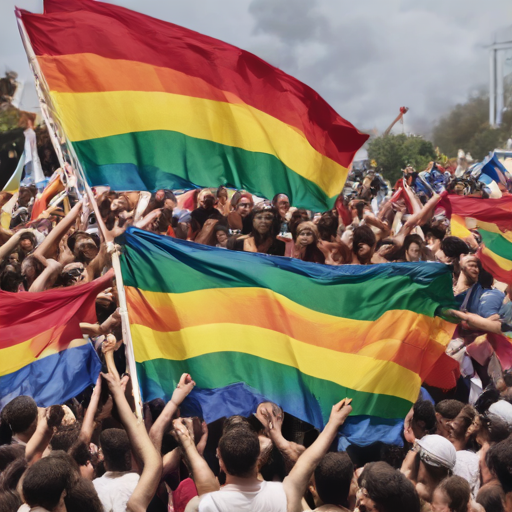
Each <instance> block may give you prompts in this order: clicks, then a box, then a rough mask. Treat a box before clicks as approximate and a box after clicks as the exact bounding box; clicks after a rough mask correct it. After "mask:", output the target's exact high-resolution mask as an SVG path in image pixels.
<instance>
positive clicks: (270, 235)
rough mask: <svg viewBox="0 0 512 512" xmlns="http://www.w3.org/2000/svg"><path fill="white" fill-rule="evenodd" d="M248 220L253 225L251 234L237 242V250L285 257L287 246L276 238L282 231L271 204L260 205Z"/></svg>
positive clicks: (276, 213) (275, 211) (277, 216)
mask: <svg viewBox="0 0 512 512" xmlns="http://www.w3.org/2000/svg"><path fill="white" fill-rule="evenodd" d="M248 218H249V219H250V221H251V223H252V230H251V233H250V234H249V235H248V236H246V237H241V238H239V239H238V240H237V241H236V242H235V250H237V251H245V252H261V253H264V254H272V255H274V256H284V252H285V244H284V242H282V241H281V240H277V238H276V237H277V235H278V234H279V229H280V218H279V214H278V212H277V210H276V209H275V208H274V207H273V206H272V205H271V204H270V203H266V202H263V203H259V204H258V205H256V206H255V207H254V209H253V210H252V212H251V214H250V215H249V217H248Z"/></svg>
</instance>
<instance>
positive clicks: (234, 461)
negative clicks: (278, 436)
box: [219, 426, 260, 478]
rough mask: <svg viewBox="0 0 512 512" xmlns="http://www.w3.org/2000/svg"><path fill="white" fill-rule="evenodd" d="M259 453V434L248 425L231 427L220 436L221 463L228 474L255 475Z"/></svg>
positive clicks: (244, 476) (245, 476)
mask: <svg viewBox="0 0 512 512" xmlns="http://www.w3.org/2000/svg"><path fill="white" fill-rule="evenodd" d="M259 455H260V442H259V439H258V436H257V434H256V433H255V432H254V431H252V430H251V429H249V428H247V427H242V426H240V427H238V428H231V429H229V430H228V431H227V432H226V433H225V434H223V435H222V437H221V438H220V441H219V457H220V463H221V467H222V468H223V470H224V471H225V472H226V474H228V475H231V476H238V477H242V478H247V477H250V476H253V473H254V471H255V468H256V464H257V462H258V457H259Z"/></svg>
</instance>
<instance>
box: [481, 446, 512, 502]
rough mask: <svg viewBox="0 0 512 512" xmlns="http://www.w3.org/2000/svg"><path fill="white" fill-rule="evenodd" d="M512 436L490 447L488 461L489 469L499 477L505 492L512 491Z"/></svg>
mask: <svg viewBox="0 0 512 512" xmlns="http://www.w3.org/2000/svg"><path fill="white" fill-rule="evenodd" d="M510 461H512V437H511V436H509V437H508V438H507V439H505V440H504V441H501V442H499V443H496V444H495V445H493V446H491V447H490V448H489V451H488V452H487V456H486V463H487V467H488V468H489V471H491V472H492V473H494V474H495V475H496V477H497V478H498V480H499V482H500V484H501V487H503V491H504V492H505V494H508V493H509V492H512V467H511V464H510Z"/></svg>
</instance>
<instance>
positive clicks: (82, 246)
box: [74, 238, 98, 260]
mask: <svg viewBox="0 0 512 512" xmlns="http://www.w3.org/2000/svg"><path fill="white" fill-rule="evenodd" d="M74 253H75V255H76V256H77V255H78V254H79V253H82V254H83V255H84V256H85V258H86V259H88V260H92V259H94V258H95V257H96V256H97V254H98V248H97V247H96V244H95V243H94V241H93V240H91V239H90V238H80V239H79V240H78V241H77V242H76V244H75V251H74Z"/></svg>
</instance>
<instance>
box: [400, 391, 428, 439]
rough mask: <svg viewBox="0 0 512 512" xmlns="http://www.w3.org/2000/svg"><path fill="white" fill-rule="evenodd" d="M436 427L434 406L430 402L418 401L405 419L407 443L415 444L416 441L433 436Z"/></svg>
mask: <svg viewBox="0 0 512 512" xmlns="http://www.w3.org/2000/svg"><path fill="white" fill-rule="evenodd" d="M435 427H436V411H435V409H434V405H433V404H432V402H430V401H428V400H418V401H417V402H416V403H415V404H414V405H413V407H412V409H411V410H410V412H409V414H408V415H407V416H406V418H405V421H404V437H405V439H406V441H407V442H409V443H411V444H414V441H415V440H416V439H421V438H422V437H425V436H426V435H428V434H432V433H433V431H434V430H435Z"/></svg>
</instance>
